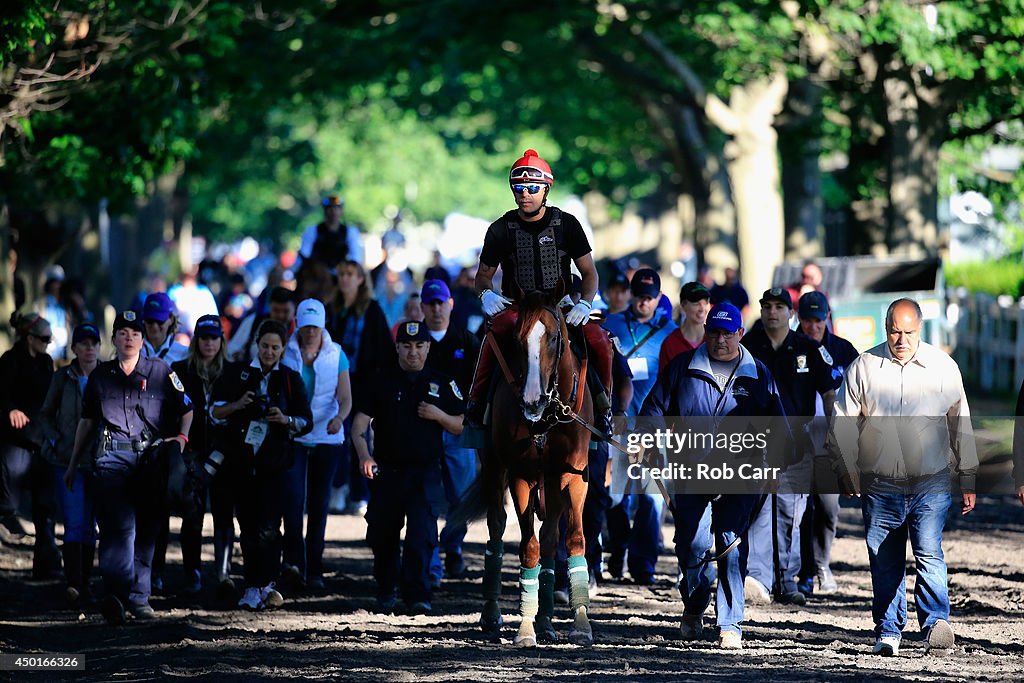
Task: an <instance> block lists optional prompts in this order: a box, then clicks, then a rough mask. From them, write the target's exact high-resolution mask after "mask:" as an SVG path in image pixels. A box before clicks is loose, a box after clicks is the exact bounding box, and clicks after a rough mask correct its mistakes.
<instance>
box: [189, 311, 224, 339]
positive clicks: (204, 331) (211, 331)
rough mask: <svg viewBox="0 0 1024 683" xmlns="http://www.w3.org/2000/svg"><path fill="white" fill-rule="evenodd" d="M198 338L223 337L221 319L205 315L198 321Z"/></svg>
mask: <svg viewBox="0 0 1024 683" xmlns="http://www.w3.org/2000/svg"><path fill="white" fill-rule="evenodd" d="M195 334H196V336H197V337H223V336H224V328H223V327H222V326H221V324H220V318H219V317H218V316H216V315H204V316H202V317H200V318H199V320H197V321H196V331H195Z"/></svg>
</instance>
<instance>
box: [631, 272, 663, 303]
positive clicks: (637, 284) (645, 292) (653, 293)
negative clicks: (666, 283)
mask: <svg viewBox="0 0 1024 683" xmlns="http://www.w3.org/2000/svg"><path fill="white" fill-rule="evenodd" d="M629 291H631V292H633V296H649V297H651V298H656V297H657V296H658V295H659V294H661V277H659V275H658V273H656V272H655V271H654V270H653V269H651V268H641V269H640V270H638V271H636V272H635V273H633V279H632V280H630V281H629Z"/></svg>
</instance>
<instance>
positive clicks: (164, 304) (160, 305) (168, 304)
mask: <svg viewBox="0 0 1024 683" xmlns="http://www.w3.org/2000/svg"><path fill="white" fill-rule="evenodd" d="M174 312H175V308H174V302H173V301H172V300H171V297H169V296H167V292H153V293H152V294H150V295H149V296H147V297H146V303H144V304H142V319H143V320H153V321H156V322H158V323H162V322H167V319H168V318H170V317H171V316H172V315H174Z"/></svg>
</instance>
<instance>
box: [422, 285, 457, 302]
mask: <svg viewBox="0 0 1024 683" xmlns="http://www.w3.org/2000/svg"><path fill="white" fill-rule="evenodd" d="M451 298H452V291H451V290H450V289H448V285H447V284H445V282H444V280H427V281H426V282H424V283H423V289H421V290H420V301H422V302H423V303H425V304H429V303H430V302H431V301H448V299H451Z"/></svg>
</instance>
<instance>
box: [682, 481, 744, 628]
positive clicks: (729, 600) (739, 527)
mask: <svg viewBox="0 0 1024 683" xmlns="http://www.w3.org/2000/svg"><path fill="white" fill-rule="evenodd" d="M712 498H713V496H710V495H677V496H676V497H675V507H676V509H675V524H676V533H675V543H676V557H677V558H678V560H679V564H680V565H682V566H684V567H685V566H686V565H687V564H693V561H692V560H691V559H690V558H691V555H692V552H693V549H694V548H695V544H697V543H699V538H700V536H701V534H702V531H701V521H702V520H703V519H704V518H705V513H706V510H707V507H708V503H710V504H711V530H712V532H713V533H714V537H715V545H716V547H718V548H725V547H726V546H727V545H729V544H730V543H732V542H733V540H735V539H736V537H737V536H739V535H742V533H743V531H744V529H745V528H746V526H747V520H748V519H749V517H750V512H751V510H752V509H753V507H754V504H755V503H756V502H757V499H758V496H756V495H723V496H721V497H719V498H717V499H715V500H712ZM693 573H694V574H695V577H694V578H695V583H694V584H693V585H687V586H686V591H687V593H688V594H687V595H686V597H684V598H683V605H684V607H683V612H684V613H685V614H691V615H697V614H703V613H704V610H705V609H707V606H708V605H709V604H710V603H711V580H710V578H709V574H708V572H693ZM715 616H716V617H717V621H718V627H719V629H720V630H722V631H735V632H736V633H741V632H742V631H741V629H740V624H741V623H742V621H743V571H742V568H741V563H740V553H739V551H738V550H733V551H732V552H730V553H729V554H728V555H726V556H725V557H723V558H722V559H721V560H719V561H718V594H717V597H716V599H715Z"/></svg>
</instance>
